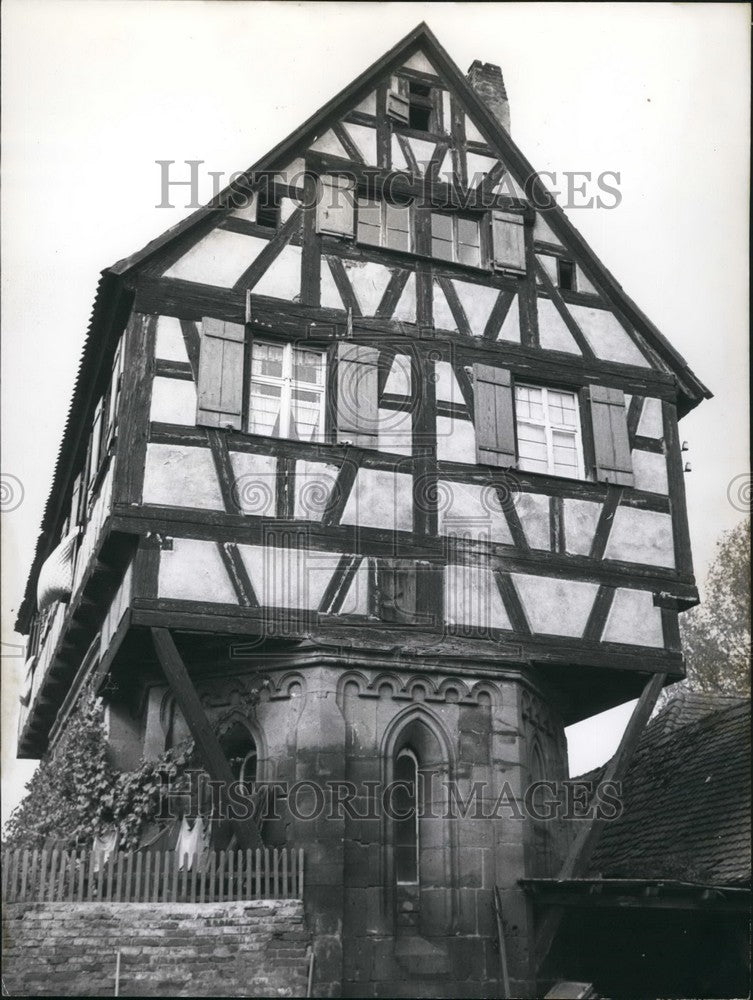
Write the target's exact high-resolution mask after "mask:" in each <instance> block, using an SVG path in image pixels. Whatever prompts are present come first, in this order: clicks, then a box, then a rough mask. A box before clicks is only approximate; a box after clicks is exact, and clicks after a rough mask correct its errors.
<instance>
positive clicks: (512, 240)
mask: <svg viewBox="0 0 753 1000" xmlns="http://www.w3.org/2000/svg"><path fill="white" fill-rule="evenodd" d="M492 263H493V265H494V267H497V268H500V269H503V270H505V271H519V272H523V273H525V270H526V244H525V227H524V220H523V216H522V215H520V214H518V213H515V212H492Z"/></svg>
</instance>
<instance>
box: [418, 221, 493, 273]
mask: <svg viewBox="0 0 753 1000" xmlns="http://www.w3.org/2000/svg"><path fill="white" fill-rule="evenodd" d="M431 215H443V216H445V217H449V218H450V220H451V222H452V240H451V241H450V242H451V246H452V260H447V258H446V257H435V256H434V235H433V233H432V231H431V218H429V239H430V240H431V256H432V258H433V259H434V260H439V261H442V262H444V263H447V264H459V265H460V266H461V267H481V268H486V269H487V270H488V268H487V265H486V261H485V259H484V241H483V236H482V233H481V228H482V226H481V219H480V218H476V217H475V216H473V215H468V214H466V213H463V212H445V211H442V210H441V209H440V210H437V211H434V210H432V211H431ZM461 218H462V219H464V220H465V221H467V222H473V223H475V225H476V228H477V229H478V263H477V264H466V263H465V261H462V260H461V259H460V239H459V238H458V222H459V220H460V219H461ZM442 242H444V243H446V242H448V241H447V240H443V241H442ZM468 245H469V244H466V243H464V244H463V246H468Z"/></svg>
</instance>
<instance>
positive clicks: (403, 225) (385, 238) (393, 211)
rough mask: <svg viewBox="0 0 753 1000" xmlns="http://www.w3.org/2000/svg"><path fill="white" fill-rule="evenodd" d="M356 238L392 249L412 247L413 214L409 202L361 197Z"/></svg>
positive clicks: (359, 240) (408, 248)
mask: <svg viewBox="0 0 753 1000" xmlns="http://www.w3.org/2000/svg"><path fill="white" fill-rule="evenodd" d="M357 208H358V220H357V229H356V239H357V240H358V242H359V243H367V244H369V245H370V246H375V247H387V248H388V249H390V250H408V251H409V250H410V249H411V214H410V206H409V205H407V204H400V203H393V202H389V201H383V200H381V199H379V200H377V199H372V198H359V199H358V203H357Z"/></svg>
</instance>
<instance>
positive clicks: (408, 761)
mask: <svg viewBox="0 0 753 1000" xmlns="http://www.w3.org/2000/svg"><path fill="white" fill-rule="evenodd" d="M394 775H395V781H396V782H400V783H401V787H400V788H398V789H396V793H395V796H394V800H393V801H394V805H395V809H396V813H397V815H396V818H395V878H396V881H397V883H398V885H416V884H417V883H418V881H419V856H420V843H419V825H418V813H419V810H418V759H417V758H416V755H415V753H414V752H413V751H412V750H410V749H409V748H408V747H405V748H403V749H402V750H400V752H399V753H398V755H397V757H396V758H395V771H394Z"/></svg>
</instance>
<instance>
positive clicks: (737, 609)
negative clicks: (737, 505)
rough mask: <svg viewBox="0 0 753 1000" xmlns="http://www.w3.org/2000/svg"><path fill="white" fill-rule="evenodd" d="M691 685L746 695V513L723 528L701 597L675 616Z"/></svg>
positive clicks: (748, 578) (748, 564) (747, 691)
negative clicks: (677, 618)
mask: <svg viewBox="0 0 753 1000" xmlns="http://www.w3.org/2000/svg"><path fill="white" fill-rule="evenodd" d="M680 628H681V632H682V644H683V651H684V653H685V657H686V661H687V672H688V676H687V679H686V680H685V681H683V682H682V684H683V686H685V687H687V688H689V689H690V690H692V691H704V692H717V693H719V694H727V695H744V696H748V697H749V696H750V519H749V518H746V519H745V520H743V521H741V522H740V523H739V524H738V525H737V526H736V527H735V528H732V529H731V530H730V531H726V532H725V533H724V534H723V535H722V536H721V538H720V539H719V541H718V542H717V553H716V557H715V558H714V562H713V563H712V564H711V568H710V569H709V572H708V576H707V577H706V583H705V587H704V599H703V601H702V603H701V604H700V605H699V606H698V607H696V608H693V609H691V610H690V611H688V612H686V613H685V614H684V615H681V616H680Z"/></svg>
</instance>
